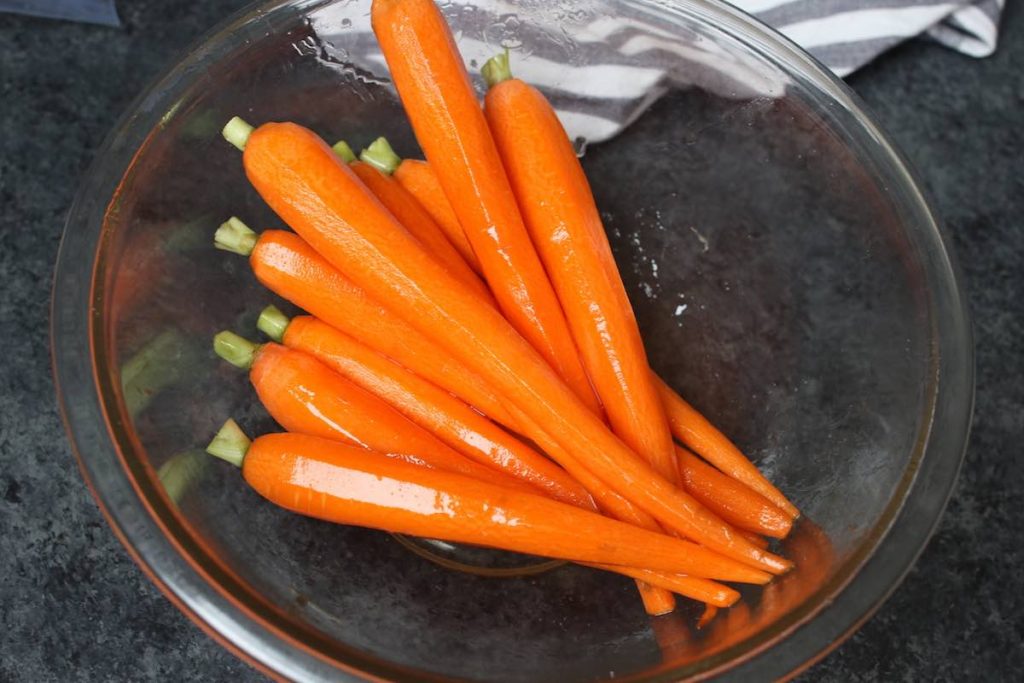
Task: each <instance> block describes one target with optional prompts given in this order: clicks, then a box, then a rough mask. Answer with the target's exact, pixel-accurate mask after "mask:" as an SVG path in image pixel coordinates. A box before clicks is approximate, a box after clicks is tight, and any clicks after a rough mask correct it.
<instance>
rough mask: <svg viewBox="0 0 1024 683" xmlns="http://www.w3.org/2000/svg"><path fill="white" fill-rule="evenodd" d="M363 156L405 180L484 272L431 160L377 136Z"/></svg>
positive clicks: (460, 249) (471, 262)
mask: <svg viewBox="0 0 1024 683" xmlns="http://www.w3.org/2000/svg"><path fill="white" fill-rule="evenodd" d="M359 158H360V159H361V160H363V161H365V162H366V163H368V164H371V165H373V166H374V167H376V168H377V169H378V170H380V171H381V172H382V173H387V174H388V175H391V176H393V177H394V179H395V180H397V181H398V182H399V183H401V185H402V187H404V188H405V189H406V191H408V192H409V194H411V195H412V196H413V197H415V198H416V201H418V202H419V203H420V206H422V207H423V209H424V210H425V211H426V212H427V213H428V214H430V217H431V218H433V219H434V222H435V223H437V225H438V226H439V227H440V228H441V230H443V231H444V234H445V236H446V237H447V238H448V241H449V242H451V243H452V246H454V247H455V248H456V249H457V250H458V252H459V254H461V255H462V258H463V259H465V261H466V263H467V264H468V265H469V267H470V268H472V269H473V270H474V271H475V272H477V273H480V274H483V270H481V268H480V261H479V259H477V257H476V254H474V253H473V247H472V246H471V245H470V243H469V240H468V239H467V238H466V232H465V230H463V229H462V224H461V223H459V218H458V216H456V215H455V209H453V208H452V204H451V202H449V201H448V197H446V196H445V195H444V190H442V189H441V182H440V181H439V180H438V179H437V174H436V173H434V169H432V168H430V164H428V163H427V162H425V161H421V160H419V159H402V158H401V157H399V156H398V155H397V154H395V150H393V149H391V145H390V144H389V143H388V141H387V139H386V138H377V139H376V140H374V141H373V142H372V143H370V146H369V147H367V148H366V149H364V150H363V151H362V152H360V153H359Z"/></svg>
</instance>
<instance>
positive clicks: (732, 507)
mask: <svg viewBox="0 0 1024 683" xmlns="http://www.w3.org/2000/svg"><path fill="white" fill-rule="evenodd" d="M677 453H678V456H679V473H680V475H681V478H682V480H683V486H684V487H685V488H686V490H687V491H689V493H690V495H691V496H693V497H694V498H696V499H697V500H699V501H700V502H701V503H703V504H704V505H705V506H706V507H707V508H708V509H709V510H711V511H712V512H714V513H715V514H716V515H718V516H719V517H721V518H722V519H724V520H725V521H727V522H729V523H730V524H732V525H734V526H736V527H737V528H739V529H745V530H747V531H752V532H754V533H757V534H764V535H765V536H771V537H772V538H785V537H786V535H787V534H789V530H790V529H791V528H792V527H793V519H792V518H791V517H790V516H789V515H787V514H786V513H784V512H783V511H782V510H780V509H779V508H777V507H775V505H774V504H772V502H771V501H770V500H768V499H767V498H765V497H764V496H762V495H761V494H760V493H757V492H756V491H754V490H752V489H751V488H750V487H748V486H747V485H746V484H743V483H741V482H739V481H736V480H735V479H733V478H732V477H730V476H728V475H726V474H723V473H721V472H719V471H718V470H716V469H715V468H714V467H712V466H711V465H708V464H707V463H705V462H704V461H703V460H701V459H700V458H698V457H697V456H696V455H694V454H693V453H691V452H690V451H688V450H686V449H685V448H679V449H677Z"/></svg>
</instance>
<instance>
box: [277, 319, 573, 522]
mask: <svg viewBox="0 0 1024 683" xmlns="http://www.w3.org/2000/svg"><path fill="white" fill-rule="evenodd" d="M259 326H260V329H261V330H263V331H264V332H267V333H268V334H269V335H270V336H271V337H272V338H276V339H277V340H279V341H282V342H283V343H284V344H285V346H287V347H289V348H292V349H297V350H299V351H303V352H305V353H308V354H310V355H311V356H313V357H315V358H317V359H318V360H320V361H321V362H322V363H323V364H324V365H326V366H327V367H329V368H331V369H332V370H334V371H336V372H337V373H339V374H340V375H342V376H343V377H345V378H346V379H348V380H349V381H351V382H353V383H355V384H356V385H358V386H360V387H362V388H363V389H365V390H366V391H369V392H370V393H372V394H374V395H375V396H377V397H379V398H381V399H383V400H384V401H386V402H387V403H388V404H390V405H391V406H393V407H394V408H395V409H397V410H398V411H399V412H400V413H402V414H403V415H405V417H406V418H408V419H409V420H411V421H412V422H415V423H416V424H418V425H419V426H420V427H422V428H423V429H425V430H427V431H428V432H430V433H432V434H434V435H435V436H436V437H438V438H439V439H440V440H442V441H444V442H445V443H446V444H448V445H449V446H450V447H451V448H453V449H455V450H457V451H459V452H460V453H462V454H463V455H464V456H466V457H468V458H470V459H472V460H474V461H476V462H478V463H480V464H481V465H485V466H488V467H492V468H494V469H498V470H501V471H503V472H505V473H507V474H510V475H512V476H514V477H518V478H519V479H522V480H523V481H525V482H528V483H530V484H532V485H533V486H535V487H537V488H538V489H540V490H542V491H545V492H547V493H548V494H550V495H551V496H552V497H553V498H555V499H557V500H561V501H563V502H566V503H570V504H573V505H577V506H581V507H591V508H592V507H593V502H592V501H591V499H590V496H589V495H588V494H587V492H586V490H585V489H584V488H583V487H582V486H581V485H580V484H579V482H577V481H576V480H575V479H573V478H572V477H571V476H569V475H568V474H567V473H566V472H565V470H563V469H562V468H560V467H558V466H557V465H555V464H554V463H553V462H551V461H550V460H548V459H547V458H545V457H544V456H542V455H540V454H539V453H537V452H536V451H534V450H533V449H531V448H529V447H528V446H526V445H525V444H523V443H522V442H520V441H519V440H518V439H516V438H515V437H513V436H512V435H511V434H509V433H508V432H506V431H505V430H503V429H501V428H500V427H498V426H496V425H495V424H494V423H493V422H491V421H490V420H488V419H487V418H485V417H484V416H483V415H481V414H480V413H478V412H476V411H475V410H473V409H472V408H470V407H469V406H468V405H466V404H465V403H463V402H462V401H460V400H459V399H457V398H455V397H454V396H452V395H451V394H449V393H448V392H446V391H444V390H443V389H440V388H439V387H437V386H436V385H434V384H431V383H430V382H428V381H426V380H424V379H423V378H422V377H418V376H417V375H415V374H413V373H412V372H409V371H408V370H406V369H405V368H403V367H401V366H400V365H398V364H396V363H394V362H393V361H390V360H388V359H387V358H385V357H384V356H381V355H380V354H378V353H377V352H376V351H374V350H373V349H371V348H369V347H367V346H365V345H364V344H361V343H360V342H358V341H356V340H355V339H353V338H352V337H350V336H348V335H347V334H345V333H343V332H340V331H338V330H336V329H334V328H333V327H331V326H330V325H327V324H326V323H324V322H322V321H320V320H317V319H316V318H312V317H309V316H300V317H297V318H294V319H293V320H291V321H289V320H288V319H287V318H285V317H284V315H283V314H282V313H281V312H280V311H278V310H277V309H276V308H274V307H269V308H268V309H266V310H264V312H263V313H262V314H261V315H260V319H259ZM282 330H283V332H282Z"/></svg>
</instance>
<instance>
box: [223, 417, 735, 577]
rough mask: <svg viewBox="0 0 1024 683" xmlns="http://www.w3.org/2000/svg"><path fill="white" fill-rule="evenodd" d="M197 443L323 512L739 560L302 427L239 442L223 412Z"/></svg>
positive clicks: (546, 552) (708, 573)
mask: <svg viewBox="0 0 1024 683" xmlns="http://www.w3.org/2000/svg"><path fill="white" fill-rule="evenodd" d="M207 451H208V452H210V453H212V454H213V455H216V456H218V457H221V458H223V459H225V460H227V461H229V462H231V463H232V464H235V465H237V466H239V467H241V468H242V474H243V476H244V477H245V480H246V481H247V482H248V483H249V485H250V486H252V487H253V488H254V489H255V490H256V491H257V492H258V493H260V494H261V495H263V496H264V497H265V498H267V499H268V500H270V501H271V502H273V503H275V504H277V505H279V506H281V507H284V508H286V509H288V510H291V511H293V512H297V513H299V514H302V515H306V516H309V517H315V518H317V519H322V520H325V521H329V522H336V523H340V524H351V525H355V526H363V527H370V528H374V529H382V530H385V531H391V532H393V533H403V534H411V535H414V536H426V537H429V538H437V539H440V540H446V541H453V542H456V543H472V544H474V545H482V546H487V547H491V548H501V549H504V550H513V551H516V552H523V553H530V554H533V555H542V556H546V557H554V558H559V559H565V560H573V561H578V562H594V563H599V564H608V565H621V566H633V567H636V566H644V567H649V568H651V569H652V570H659V571H664V572H683V573H686V574H687V575H690V576H699V577H704V578H718V579H722V580H729V579H731V577H732V576H733V575H734V574H737V573H739V574H741V575H742V574H743V573H744V572H745V571H746V567H745V565H743V564H741V563H738V562H736V561H734V560H729V559H727V558H723V557H722V556H721V555H718V554H717V553H714V552H711V551H709V550H707V549H706V548H703V547H701V546H698V545H696V544H694V543H690V542H688V541H683V540H679V539H677V538H673V537H671V536H666V535H663V534H656V533H652V532H650V531H645V530H643V529H638V528H636V527H633V526H630V525H628V524H623V523H622V522H617V521H615V520H612V519H608V518H606V517H602V516H601V515H599V514H596V513H593V512H587V511H586V510H581V509H579V508H576V507H573V506H571V505H566V504H565V503H559V502H557V501H553V500H550V499H548V498H544V497H543V496H540V495H533V494H529V493H521V492H518V491H513V490H511V489H507V488H504V487H501V486H495V485H494V484H490V483H486V482H483V481H479V480H477V479H473V478H470V477H466V476H464V475H461V474H454V473H451V472H444V471H441V470H433V469H428V468H425V467H421V466H418V465H414V464H411V463H408V462H403V461H401V460H397V459H393V458H388V457H384V456H382V455H381V454H379V453H374V452H373V451H368V450H365V449H362V448H357V447H353V446H349V445H346V444H343V443H340V442H338V441H332V440H329V439H323V438H320V437H316V436H309V435H306V434H268V435H265V436H261V437H259V438H258V439H256V440H255V441H253V442H251V443H249V441H248V439H247V438H246V437H245V435H244V434H242V433H241V430H240V429H239V428H238V426H237V425H236V424H234V422H233V421H229V424H226V425H225V427H224V428H223V429H222V430H221V432H219V433H218V435H217V437H215V438H214V440H213V442H211V444H210V446H209V447H208V448H207Z"/></svg>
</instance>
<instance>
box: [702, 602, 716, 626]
mask: <svg viewBox="0 0 1024 683" xmlns="http://www.w3.org/2000/svg"><path fill="white" fill-rule="evenodd" d="M718 607H719V606H717V605H713V604H711V603H710V602H709V603H708V604H707V605H705V607H704V611H703V612H702V613H701V615H700V619H698V620H697V628H698V629H702V628H705V627H706V626H707V625H708V624H710V623H711V622H712V621H713V620H714V618H715V617H716V616H718Z"/></svg>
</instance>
